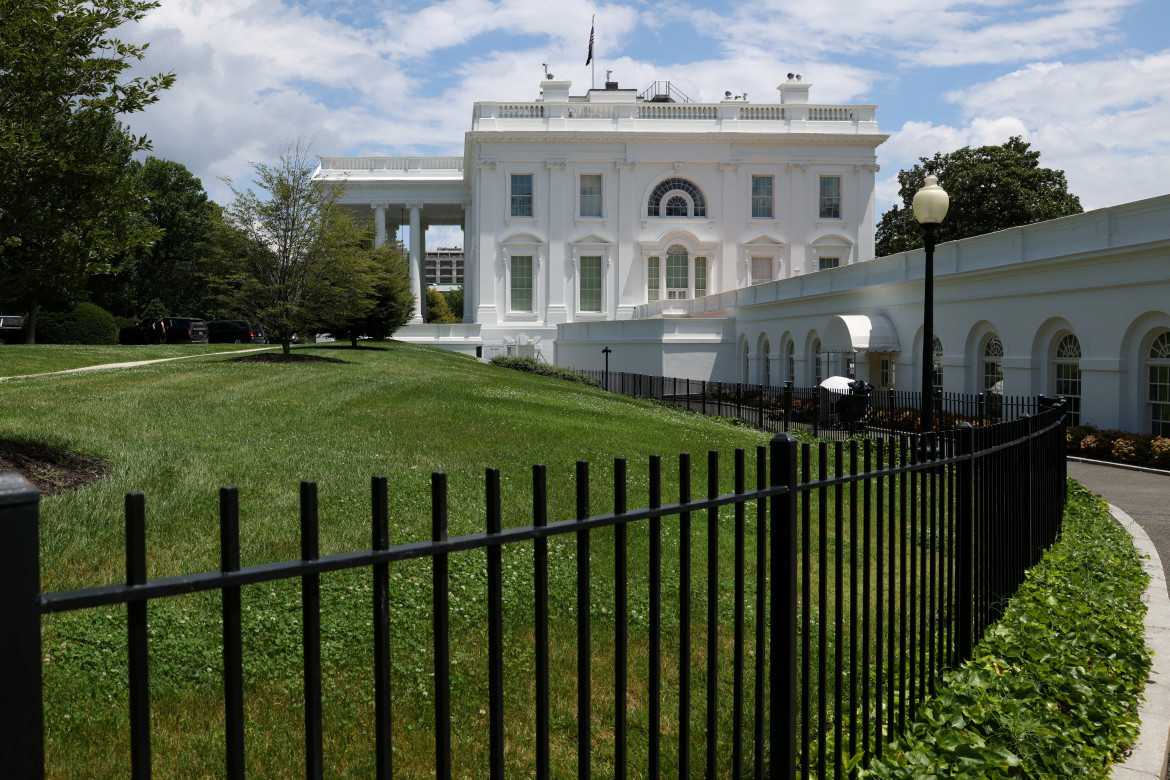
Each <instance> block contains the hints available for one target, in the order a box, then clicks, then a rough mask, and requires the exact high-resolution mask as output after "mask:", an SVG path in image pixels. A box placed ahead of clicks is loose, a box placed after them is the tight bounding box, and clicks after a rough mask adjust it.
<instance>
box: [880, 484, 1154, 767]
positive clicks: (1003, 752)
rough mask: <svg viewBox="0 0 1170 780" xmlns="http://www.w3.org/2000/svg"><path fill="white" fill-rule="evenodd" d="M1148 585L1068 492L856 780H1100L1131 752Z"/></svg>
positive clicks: (1105, 527) (1094, 505) (1097, 512)
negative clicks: (1049, 537) (1021, 566)
mask: <svg viewBox="0 0 1170 780" xmlns="http://www.w3.org/2000/svg"><path fill="white" fill-rule="evenodd" d="M1148 581H1149V577H1148V576H1147V575H1146V573H1145V571H1144V570H1143V569H1142V565H1141V561H1140V560H1139V556H1138V553H1137V551H1136V550H1135V549H1134V547H1133V543H1132V541H1131V540H1130V536H1129V534H1128V533H1126V531H1124V530H1123V529H1121V528H1120V527H1118V526H1117V524H1116V523H1114V522H1113V521H1112V518H1111V517H1110V516H1109V513H1108V511H1107V510H1106V508H1105V505H1104V504H1103V503H1102V502H1101V501H1100V499H1099V498H1097V497H1095V496H1092V495H1091V494H1089V492H1088V491H1087V490H1085V488H1083V487H1081V486H1080V485H1079V484H1077V483H1075V482H1070V483H1069V505H1068V509H1067V511H1066V513H1065V519H1064V528H1063V531H1062V533H1061V536H1060V538H1059V539H1058V540H1057V542H1056V543H1055V544H1054V545H1053V546H1052V547H1051V548H1050V549H1049V550H1048V552H1047V553H1045V555H1044V557H1043V559H1042V560H1041V561H1040V563H1039V564H1037V565H1036V566H1035V567H1034V568H1033V569H1032V570H1031V571H1029V572H1028V576H1027V579H1026V580H1025V582H1024V584H1023V585H1021V586H1020V589H1019V590H1018V591H1017V593H1016V595H1015V596H1014V597H1012V599H1011V600H1010V601H1009V602H1008V605H1007V609H1006V611H1005V613H1004V617H1003V619H1002V620H1001V621H1000V622H999V623H997V624H996V625H994V626H992V627H991V628H989V629H988V630H987V633H986V634H985V635H984V637H983V639H982V641H981V642H980V643H979V644H978V645H977V646H976V648H975V650H974V658H972V659H971V660H970V661H969V662H967V663H966V664H964V665H963V666H962V668H960V669H958V670H955V671H952V672H948V673H946V674H944V676H943V677H944V681H943V684H942V687H941V690H942V691H943V693H941V694H939V695H938V696H936V697H935V698H933V699H931V700H929V701H928V702H926V703H924V704H923V705H922V706H921V707H920V709H919V711H918V714H917V717H916V719H915V721H914V723H913V724H912V725H911V726H910V727H909V728H908V729H907V733H906V734H904V735H903V736H901V737H900V738H898V739H897V740H896V741H895V743H894V744H893V745H892V746H888V747H887V748H886V751H885V753H884V755H883V758H882V760H880V761H874V762H873V763H872V765H871V766H870V767H869V769H867V770H864V771H862V772H861V777H877V778H900V779H901V778H919V777H956V778H981V779H982V778H1017V777H1019V778H1022V777H1030V778H1066V777H1101V778H1103V777H1106V776H1108V774H1109V769H1110V766H1111V765H1112V764H1113V763H1115V762H1117V761H1119V760H1121V759H1122V758H1123V757H1124V756H1125V755H1126V753H1127V752H1128V750H1129V749H1130V747H1131V746H1132V745H1133V744H1134V743H1135V742H1136V740H1137V737H1138V734H1139V731H1140V722H1139V720H1138V716H1137V708H1138V701H1139V699H1140V698H1141V693H1142V690H1143V688H1144V686H1145V683H1146V678H1147V676H1148V674H1149V670H1150V653H1149V651H1148V650H1147V648H1146V645H1145V634H1144V627H1143V617H1144V615H1145V611H1146V608H1145V605H1144V604H1143V603H1142V600H1141V598H1142V594H1143V592H1144V591H1145V588H1146V584H1147V583H1148Z"/></svg>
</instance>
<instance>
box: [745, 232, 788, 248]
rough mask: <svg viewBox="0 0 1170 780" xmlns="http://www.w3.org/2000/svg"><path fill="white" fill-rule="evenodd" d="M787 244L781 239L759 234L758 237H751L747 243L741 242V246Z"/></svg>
mask: <svg viewBox="0 0 1170 780" xmlns="http://www.w3.org/2000/svg"><path fill="white" fill-rule="evenodd" d="M786 244H787V242H786V241H784V240H783V239H779V238H776V237H775V236H773V235H770V234H768V233H760V234H759V235H758V236H753V237H752V238H749V239H748V240H747V241H744V242H743V246H769V247H775V246H785V245H786Z"/></svg>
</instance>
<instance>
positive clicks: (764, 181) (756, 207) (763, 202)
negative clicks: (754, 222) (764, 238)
mask: <svg viewBox="0 0 1170 780" xmlns="http://www.w3.org/2000/svg"><path fill="white" fill-rule="evenodd" d="M771 218H772V177H771V176H752V219H771Z"/></svg>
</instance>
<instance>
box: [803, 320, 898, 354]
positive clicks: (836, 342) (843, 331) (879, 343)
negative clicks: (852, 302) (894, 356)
mask: <svg viewBox="0 0 1170 780" xmlns="http://www.w3.org/2000/svg"><path fill="white" fill-rule="evenodd" d="M899 351H901V348H900V347H899V346H898V334H897V332H896V331H895V330H894V323H892V322H890V319H889V317H887V316H886V315H884V314H842V315H838V316H836V317H833V318H832V319H831V320H829V324H828V327H826V328H825V337H824V338H823V339H821V352H899Z"/></svg>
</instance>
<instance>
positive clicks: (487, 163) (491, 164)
mask: <svg viewBox="0 0 1170 780" xmlns="http://www.w3.org/2000/svg"><path fill="white" fill-rule="evenodd" d="M499 164H500V163H499V161H497V160H480V161H478V162H477V163H476V164H475V167H476V168H491V169H492V170H493V171H494V170H495V169H496V166H497V165H499Z"/></svg>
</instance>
